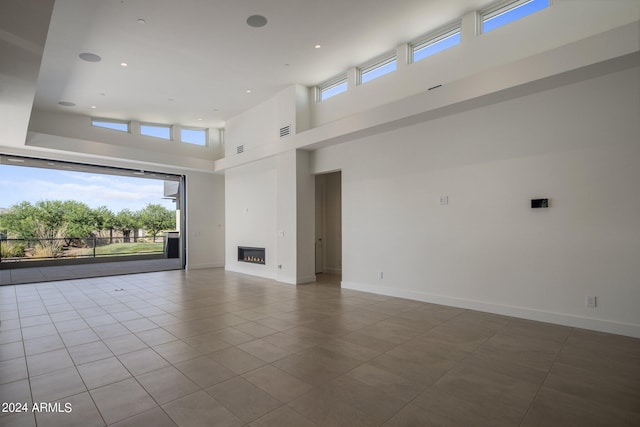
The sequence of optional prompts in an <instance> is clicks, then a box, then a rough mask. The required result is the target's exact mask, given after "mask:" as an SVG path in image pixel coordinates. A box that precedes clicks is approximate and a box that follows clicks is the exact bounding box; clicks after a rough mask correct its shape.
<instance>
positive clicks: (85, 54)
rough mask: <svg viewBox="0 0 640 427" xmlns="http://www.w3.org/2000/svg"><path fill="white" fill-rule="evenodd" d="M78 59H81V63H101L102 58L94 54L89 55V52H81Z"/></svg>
mask: <svg viewBox="0 0 640 427" xmlns="http://www.w3.org/2000/svg"><path fill="white" fill-rule="evenodd" d="M78 57H79V58H80V59H82V60H83V61H87V62H100V61H102V58H100V57H99V56H98V55H96V54H95V53H90V52H83V53H81V54H80V55H78Z"/></svg>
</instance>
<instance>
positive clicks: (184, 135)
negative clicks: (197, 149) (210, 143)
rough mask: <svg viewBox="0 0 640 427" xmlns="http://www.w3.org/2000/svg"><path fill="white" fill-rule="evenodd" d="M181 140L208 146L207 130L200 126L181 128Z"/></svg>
mask: <svg viewBox="0 0 640 427" xmlns="http://www.w3.org/2000/svg"><path fill="white" fill-rule="evenodd" d="M180 141H181V142H185V143H187V144H193V145H200V146H202V147H206V146H207V130H206V129H198V128H182V129H180Z"/></svg>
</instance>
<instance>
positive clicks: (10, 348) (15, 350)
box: [0, 341, 25, 362]
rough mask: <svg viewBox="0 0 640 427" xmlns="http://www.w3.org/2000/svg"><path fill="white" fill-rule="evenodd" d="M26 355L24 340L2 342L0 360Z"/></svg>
mask: <svg viewBox="0 0 640 427" xmlns="http://www.w3.org/2000/svg"><path fill="white" fill-rule="evenodd" d="M24 356H25V354H24V344H23V342H22V341H16V342H11V343H7V344H0V362H2V361H4V360H9V359H16V358H18V357H24Z"/></svg>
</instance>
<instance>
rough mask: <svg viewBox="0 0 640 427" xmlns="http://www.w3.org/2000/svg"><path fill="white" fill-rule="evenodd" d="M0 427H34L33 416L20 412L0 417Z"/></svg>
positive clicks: (34, 418)
mask: <svg viewBox="0 0 640 427" xmlns="http://www.w3.org/2000/svg"><path fill="white" fill-rule="evenodd" d="M0 425H1V426H2V427H36V417H35V414H33V413H31V412H20V413H13V414H6V415H3V416H0Z"/></svg>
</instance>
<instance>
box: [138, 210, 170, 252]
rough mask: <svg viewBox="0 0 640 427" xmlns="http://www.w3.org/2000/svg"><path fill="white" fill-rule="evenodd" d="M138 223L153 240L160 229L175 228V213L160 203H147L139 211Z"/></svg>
mask: <svg viewBox="0 0 640 427" xmlns="http://www.w3.org/2000/svg"><path fill="white" fill-rule="evenodd" d="M140 224H142V227H144V229H145V230H146V231H147V232H148V233H149V234H151V235H152V236H153V241H154V242H155V241H156V236H157V235H158V234H159V233H160V232H161V231H163V230H174V229H175V228H176V214H175V212H173V211H171V210H169V209H167V208H165V207H164V206H162V205H159V204H153V203H149V204H148V205H147V206H145V207H144V209H142V210H141V211H140Z"/></svg>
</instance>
